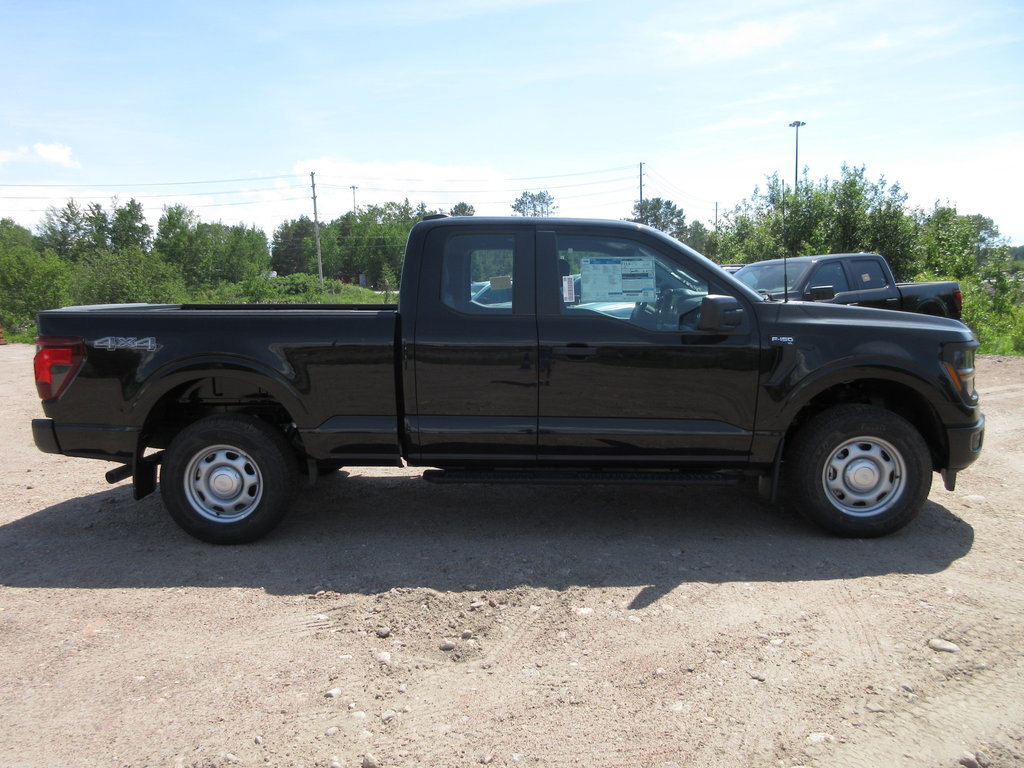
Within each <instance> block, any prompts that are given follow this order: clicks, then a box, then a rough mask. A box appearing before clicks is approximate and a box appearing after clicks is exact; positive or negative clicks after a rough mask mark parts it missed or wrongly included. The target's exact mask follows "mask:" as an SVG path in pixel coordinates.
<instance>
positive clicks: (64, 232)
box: [39, 199, 86, 259]
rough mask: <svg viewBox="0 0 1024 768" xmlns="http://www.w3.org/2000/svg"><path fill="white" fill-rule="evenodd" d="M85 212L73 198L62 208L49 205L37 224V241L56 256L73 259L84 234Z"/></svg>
mask: <svg viewBox="0 0 1024 768" xmlns="http://www.w3.org/2000/svg"><path fill="white" fill-rule="evenodd" d="M85 232H86V228H85V212H84V211H83V210H82V208H81V206H79V205H78V203H76V202H75V201H74V200H73V199H72V200H68V201H67V203H66V204H65V205H64V207H63V208H56V207H54V206H52V205H51V206H50V207H49V208H47V209H46V215H45V216H44V218H43V222H42V224H40V225H39V241H40V243H42V245H43V247H44V248H49V249H50V250H52V251H53V252H54V253H56V254H57V255H58V256H63V257H65V258H69V259H74V258H75V256H76V252H77V249H78V245H79V244H80V243H81V241H82V239H83V238H84V236H85Z"/></svg>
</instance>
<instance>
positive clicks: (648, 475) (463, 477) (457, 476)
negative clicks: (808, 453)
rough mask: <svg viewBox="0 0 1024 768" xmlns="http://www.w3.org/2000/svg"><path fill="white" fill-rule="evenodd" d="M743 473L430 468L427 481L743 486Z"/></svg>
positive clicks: (733, 471) (520, 483)
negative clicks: (741, 484)
mask: <svg viewBox="0 0 1024 768" xmlns="http://www.w3.org/2000/svg"><path fill="white" fill-rule="evenodd" d="M743 477H744V475H743V473H742V472H740V471H738V470H721V471H717V472H677V471H674V470H672V471H665V472H656V471H644V472H641V471H637V472H629V471H623V470H609V471H604V472H603V471H601V470H543V469H521V470H520V469H491V470H472V469H428V470H425V471H424V472H423V479H424V480H427V481H429V482H431V483H440V484H445V483H451V484H454V483H488V484H494V485H579V484H583V483H597V484H608V485H739V484H740V483H741V482H742V481H743Z"/></svg>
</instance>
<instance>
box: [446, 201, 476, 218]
mask: <svg viewBox="0 0 1024 768" xmlns="http://www.w3.org/2000/svg"><path fill="white" fill-rule="evenodd" d="M475 214H476V209H475V208H474V207H473V206H472V205H470V204H469V203H456V204H455V205H453V206H452V209H451V211H450V212H449V215H451V216H473V215H475Z"/></svg>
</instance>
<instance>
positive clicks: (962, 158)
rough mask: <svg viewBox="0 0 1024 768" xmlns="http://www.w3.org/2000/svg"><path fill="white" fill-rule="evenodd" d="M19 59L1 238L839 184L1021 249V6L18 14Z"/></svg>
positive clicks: (369, 5)
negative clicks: (949, 218)
mask: <svg viewBox="0 0 1024 768" xmlns="http://www.w3.org/2000/svg"><path fill="white" fill-rule="evenodd" d="M0 40H2V41H3V44H2V45H0V82H2V84H3V87H2V90H0V105H2V109H0V217H10V218H13V219H14V220H15V221H16V222H18V223H19V224H22V225H23V226H27V227H29V228H33V229H34V228H36V227H37V226H38V225H39V224H40V223H41V222H42V220H43V218H44V216H45V213H46V211H47V209H48V208H49V207H50V206H56V207H61V206H63V205H64V204H65V203H66V202H67V201H68V200H69V199H72V198H73V199H75V200H76V201H78V202H79V203H81V204H83V205H84V204H87V203H91V202H96V203H99V204H101V205H103V206H104V207H105V208H107V209H108V210H109V208H110V207H111V206H112V204H113V201H115V200H116V201H119V202H120V203H121V204H123V203H125V202H127V201H128V200H129V199H131V198H135V199H136V200H138V201H139V202H140V203H142V205H143V207H144V209H145V212H146V214H147V217H148V218H149V219H150V221H151V223H152V224H154V225H155V224H156V222H157V220H158V219H159V216H160V214H161V212H162V210H163V208H164V207H165V206H168V205H175V204H183V205H186V206H188V207H190V208H192V209H193V210H194V211H195V213H196V214H197V215H198V216H199V217H200V218H201V219H202V220H203V221H221V222H223V223H225V224H238V223H245V224H248V225H255V226H258V227H260V228H262V229H264V231H265V232H266V233H267V235H268V236H269V235H271V234H272V233H273V231H274V229H275V228H276V227H277V226H279V225H280V224H281V223H282V222H285V221H288V220H291V219H296V218H298V217H300V216H302V215H306V216H309V217H312V216H313V200H312V189H311V177H310V173H315V181H316V195H317V200H316V203H317V215H318V217H319V219H320V221H322V222H327V221H330V220H332V219H334V218H336V217H338V216H341V215H343V214H344V213H346V212H347V211H350V210H352V208H353V205H355V206H360V207H362V206H366V205H369V204H380V203H383V202H386V201H389V200H396V201H401V200H404V199H406V198H408V199H409V201H410V202H411V203H412V204H413V205H416V204H418V203H420V202H423V203H425V204H426V206H427V207H428V208H430V209H432V210H444V211H447V210H449V209H450V208H451V206H453V205H454V204H455V203H457V202H460V201H464V202H467V203H470V204H471V205H473V206H474V208H475V210H476V213H477V214H478V215H484V214H487V215H507V214H509V213H511V205H512V203H513V202H514V201H515V199H516V198H517V197H518V196H519V195H520V194H521V193H522V192H524V191H532V192H537V191H542V190H547V191H548V192H549V193H550V194H551V195H552V197H553V198H554V200H555V203H556V205H557V206H558V208H557V212H556V215H559V216H582V217H597V218H626V217H628V216H630V214H631V211H632V208H633V205H634V203H635V202H636V201H637V200H638V199H640V195H641V189H640V187H641V182H642V185H643V197H644V198H651V197H662V198H665V199H668V200H671V201H672V202H673V203H675V204H676V206H678V207H679V208H681V209H682V210H683V211H684V212H685V214H686V217H687V220H688V221H694V220H699V221H702V222H704V223H705V224H707V225H709V226H713V224H714V222H715V216H716V212H717V215H718V216H719V217H722V216H724V215H725V214H726V213H727V212H728V211H729V210H731V209H733V208H734V207H735V206H737V205H738V204H740V203H741V202H742V201H743V200H744V199H747V198H750V197H751V195H752V194H753V193H754V191H755V189H756V188H757V187H759V186H760V187H761V188H762V189H763V188H764V187H765V181H766V179H767V178H768V177H770V176H772V175H773V174H778V175H779V176H780V178H782V179H783V180H785V181H786V183H792V181H793V179H794V174H795V171H796V170H797V168H799V169H800V173H801V178H803V174H804V173H806V178H808V179H810V180H812V181H815V182H819V181H822V180H824V179H826V178H828V179H836V178H838V177H839V176H840V174H841V171H842V167H843V166H844V164H845V165H847V166H850V167H863V168H864V169H865V174H866V177H867V178H868V179H869V180H871V181H880V180H883V179H884V180H885V182H886V183H887V184H888V185H892V184H899V186H900V187H901V189H902V190H903V192H905V193H906V194H907V195H908V196H909V202H910V204H911V205H913V206H916V207H920V208H922V209H923V210H926V211H928V210H931V209H932V207H933V206H934V205H935V204H936V203H938V204H942V205H947V204H948V205H953V206H955V207H956V208H957V210H958V211H959V212H960V213H962V214H975V213H978V214H982V215H985V216H988V217H989V218H991V219H993V221H994V222H995V224H996V225H997V227H998V228H999V230H1000V232H1001V233H1002V234H1003V235H1004V236H1006V237H1007V238H1008V240H1009V241H1010V242H1011V244H1015V245H1024V213H1022V210H1021V209H1022V205H1021V202H1022V200H1021V197H1022V193H1021V192H1020V190H1021V189H1022V188H1024V3H1022V2H1021V0H972V2H965V1H964V0H901V2H898V3H897V2H892V0H884V1H883V0H849V1H848V0H830V2H821V1H820V0H813V1H812V2H804V1H803V0H718V1H717V2H706V1H704V2H691V0H634V1H633V2H632V3H623V2H621V0H618V1H616V2H605V1H603V0H595V1H588V0H431V2H424V1H423V0H373V1H372V2H370V1H369V0H359V2H349V1H348V0H330V1H328V0H321V1H319V2H317V1H311V0H294V1H290V2H280V0H277V1H276V2H266V1H265V0H246V2H235V1H234V0H202V1H199V0H195V1H193V0H183V1H175V0H167V1H165V2H161V3H145V2H138V0H133V2H130V3H128V2H104V0H95V2H92V3H83V2H81V1H80V0H76V1H75V2H52V1H51V0H32V2H28V0H0ZM794 121H802V122H803V123H804V125H803V126H802V127H800V128H799V129H794V128H792V127H790V124H791V123H793V122H794ZM798 131H799V133H798ZM641 164H642V165H641ZM641 168H642V170H641ZM353 187H354V189H353Z"/></svg>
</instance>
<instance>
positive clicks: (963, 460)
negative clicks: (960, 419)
mask: <svg viewBox="0 0 1024 768" xmlns="http://www.w3.org/2000/svg"><path fill="white" fill-rule="evenodd" d="M946 439H947V440H948V442H949V461H948V463H947V465H946V466H945V467H944V468H943V469H944V470H945V471H949V472H959V471H960V470H961V469H967V467H969V466H970V465H971V464H973V463H974V461H975V460H976V459H977V458H978V456H979V455H981V446H982V444H983V443H984V442H985V416H984V415H982V416H981V417H980V418H979V419H978V421H977V423H975V424H973V425H971V426H969V427H955V428H947V429H946Z"/></svg>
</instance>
